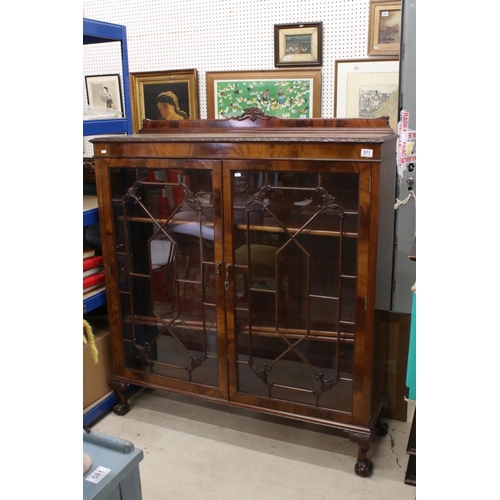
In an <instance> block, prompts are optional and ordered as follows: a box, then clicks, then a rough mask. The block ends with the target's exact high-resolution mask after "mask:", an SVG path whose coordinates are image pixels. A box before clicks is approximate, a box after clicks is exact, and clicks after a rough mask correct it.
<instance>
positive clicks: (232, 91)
mask: <svg viewBox="0 0 500 500" xmlns="http://www.w3.org/2000/svg"><path fill="white" fill-rule="evenodd" d="M206 85H207V117H208V118H209V119H214V118H215V119H221V118H230V117H233V116H241V115H242V114H243V112H244V111H245V109H247V108H251V107H256V108H259V109H261V110H262V111H263V112H264V113H266V114H268V115H271V116H278V117H281V118H320V117H321V69H279V70H277V69H270V70H260V71H211V72H207V73H206Z"/></svg>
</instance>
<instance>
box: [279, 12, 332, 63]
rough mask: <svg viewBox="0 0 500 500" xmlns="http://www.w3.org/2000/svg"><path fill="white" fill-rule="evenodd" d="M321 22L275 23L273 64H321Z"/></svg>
mask: <svg viewBox="0 0 500 500" xmlns="http://www.w3.org/2000/svg"><path fill="white" fill-rule="evenodd" d="M322 64H323V23H322V22H320V23H304V24H275V25H274V65H275V66H276V67H282V66H321V65H322Z"/></svg>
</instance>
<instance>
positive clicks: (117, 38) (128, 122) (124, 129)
mask: <svg viewBox="0 0 500 500" xmlns="http://www.w3.org/2000/svg"><path fill="white" fill-rule="evenodd" d="M108 42H120V43H121V53H122V73H123V94H124V95H123V102H124V106H125V108H124V109H125V117H124V118H112V119H109V120H85V121H84V122H83V135H106V134H125V133H126V134H131V133H132V107H131V105H130V81H129V69H128V49H127V29H126V28H125V26H122V25H120V24H112V23H105V22H103V21H94V20H93V19H86V18H83V44H84V45H88V44H93V43H108Z"/></svg>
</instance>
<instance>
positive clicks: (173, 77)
mask: <svg viewBox="0 0 500 500" xmlns="http://www.w3.org/2000/svg"><path fill="white" fill-rule="evenodd" d="M130 92H131V96H132V99H131V101H132V117H133V131H134V134H136V133H137V132H138V131H139V130H140V129H141V128H142V122H143V120H144V119H146V118H147V119H149V120H188V119H191V120H197V119H199V118H200V114H199V113H200V112H199V104H198V71H197V70H196V69H183V70H172V71H155V72H145V73H130Z"/></svg>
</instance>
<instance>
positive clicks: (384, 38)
mask: <svg viewBox="0 0 500 500" xmlns="http://www.w3.org/2000/svg"><path fill="white" fill-rule="evenodd" d="M400 43H401V0H370V13H369V26H368V49H367V53H368V55H369V56H397V55H399V51H400Z"/></svg>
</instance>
